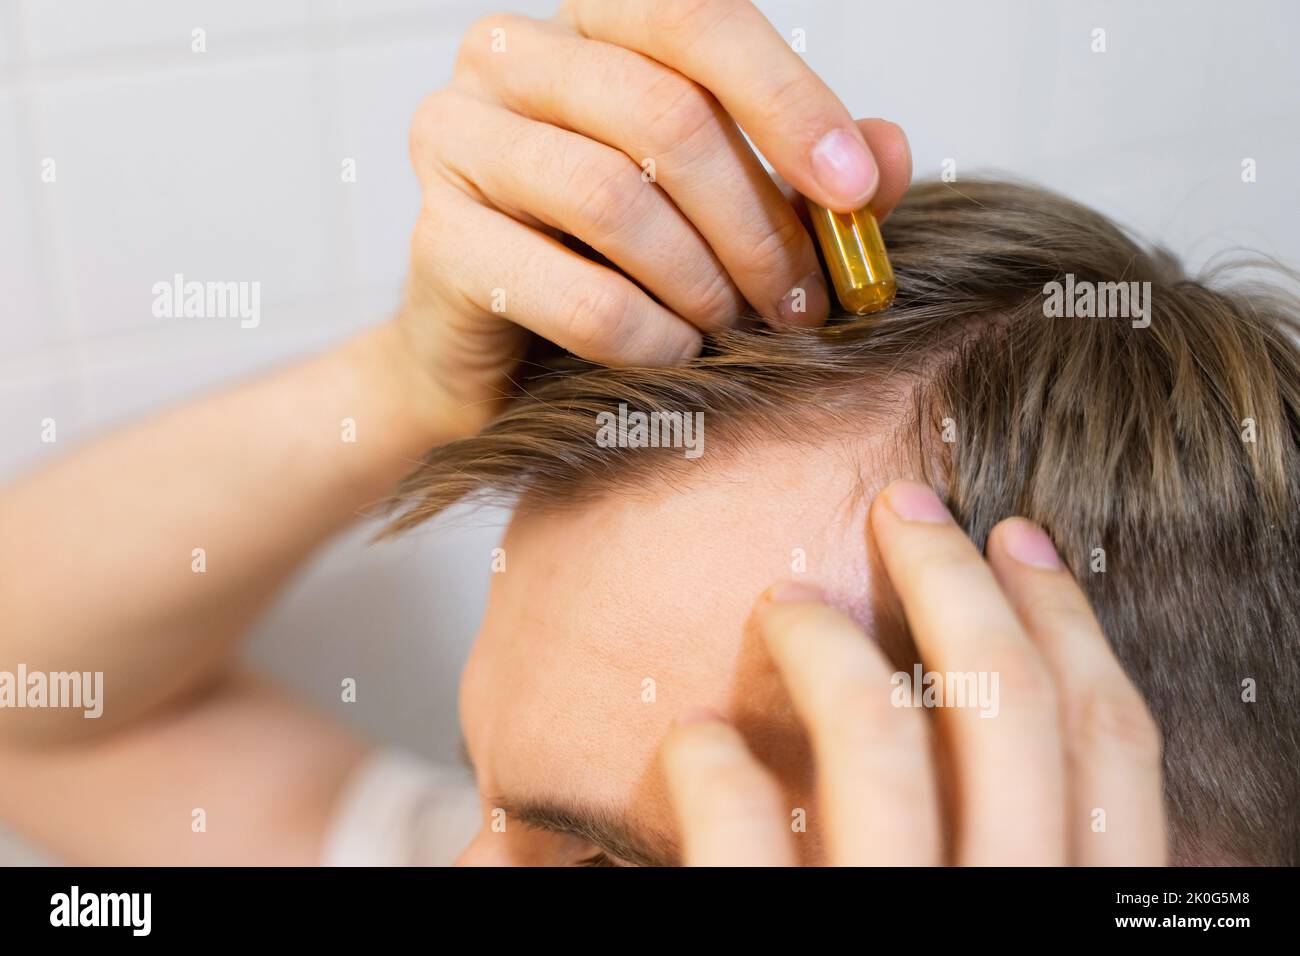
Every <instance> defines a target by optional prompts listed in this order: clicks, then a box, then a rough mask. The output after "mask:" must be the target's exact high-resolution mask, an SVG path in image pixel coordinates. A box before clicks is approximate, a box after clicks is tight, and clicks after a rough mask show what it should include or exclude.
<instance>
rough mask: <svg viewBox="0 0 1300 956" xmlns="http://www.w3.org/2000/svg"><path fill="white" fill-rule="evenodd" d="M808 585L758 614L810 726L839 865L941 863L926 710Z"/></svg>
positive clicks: (779, 594)
mask: <svg viewBox="0 0 1300 956" xmlns="http://www.w3.org/2000/svg"><path fill="white" fill-rule="evenodd" d="M821 601H822V599H821V597H820V595H818V593H817V592H816V591H815V590H814V589H811V588H808V587H807V586H806V585H789V584H786V585H777V586H776V587H775V588H773V589H772V590H770V591H769V592H767V594H766V595H765V599H760V601H759V604H758V606H757V607H756V609H755V620H756V622H757V624H758V626H759V630H760V633H761V634H762V635H763V638H764V640H765V641H766V643H767V647H768V650H769V651H770V652H771V654H772V659H773V660H774V661H775V662H776V666H777V668H778V670H780V672H781V675H782V677H783V678H784V679H785V683H786V687H787V688H788V689H789V691H790V697H791V699H792V700H793V701H794V706H795V709H796V711H798V713H799V716H800V718H801V719H802V720H803V722H804V724H805V726H806V727H807V729H808V734H809V737H810V738H811V740H812V744H813V752H814V756H815V758H816V762H817V795H818V805H819V806H820V808H821V811H822V815H823V817H824V818H825V833H826V834H827V836H826V840H827V842H828V850H829V856H830V860H831V862H832V863H834V864H836V865H838V866H927V865H929V866H932V865H937V864H939V863H941V862H942V858H941V853H942V849H941V846H940V827H939V803H938V797H937V795H936V784H935V778H934V770H933V766H932V761H931V751H930V742H929V737H928V734H927V730H926V721H925V717H924V715H923V714H922V713H921V712H920V711H919V710H917V709H915V708H912V707H907V706H895V700H894V694H893V689H894V682H893V680H892V671H893V668H892V667H890V665H889V661H888V660H887V659H886V658H885V655H884V654H883V653H881V651H880V649H879V648H878V647H876V645H875V644H873V643H872V642H871V641H870V640H869V639H868V638H867V637H866V635H864V634H863V633H862V632H861V631H860V630H859V629H858V627H857V625H855V624H854V623H853V621H852V620H850V619H849V618H848V617H847V616H845V615H844V614H843V613H842V612H840V611H837V610H835V609H834V608H831V607H828V606H827V605H825V604H824V603H821Z"/></svg>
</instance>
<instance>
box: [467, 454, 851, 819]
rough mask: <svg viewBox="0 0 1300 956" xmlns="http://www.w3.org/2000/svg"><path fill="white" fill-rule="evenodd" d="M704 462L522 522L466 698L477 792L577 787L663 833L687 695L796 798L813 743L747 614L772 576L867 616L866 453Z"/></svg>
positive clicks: (544, 795) (549, 792)
mask: <svg viewBox="0 0 1300 956" xmlns="http://www.w3.org/2000/svg"><path fill="white" fill-rule="evenodd" d="M699 467H700V468H702V469H707V470H702V471H700V472H699V473H698V474H696V475H694V476H690V475H689V474H687V475H686V477H685V480H682V481H680V482H675V483H673V485H672V487H671V488H669V489H665V490H663V491H656V492H655V493H647V494H646V495H643V496H636V497H627V496H619V497H610V498H608V499H606V500H603V501H601V502H598V503H596V504H593V505H590V506H584V507H583V508H581V509H578V510H574V511H571V512H564V513H558V514H536V515H527V514H524V515H519V516H517V517H516V518H515V521H514V522H513V523H512V525H511V527H510V530H509V532H508V534H507V536H506V539H505V542H504V548H505V570H504V571H503V572H500V573H498V574H496V575H494V579H493V585H492V590H491V595H490V598H489V604H488V611H487V614H486V616H485V618H484V623H483V627H482V630H481V632H480V634H479V637H478V640H477V641H476V644H475V647H474V650H473V653H472V655H471V659H470V663H469V666H468V667H467V669H466V673H465V678H464V682H463V685H462V694H461V708H462V722H463V724H464V730H465V735H466V740H467V742H468V744H469V747H470V750H471V753H472V754H473V758H474V761H475V764H476V766H477V769H478V772H479V776H480V786H481V787H482V788H483V790H484V791H485V795H487V794H497V795H509V796H512V797H515V798H516V799H530V800H553V799H560V798H563V799H570V800H572V799H578V800H581V801H582V803H583V804H584V805H586V806H589V807H592V808H596V809H604V810H607V811H610V812H613V813H616V814H619V815H620V816H621V817H623V818H625V819H627V820H628V821H629V822H631V823H633V824H634V825H636V824H639V825H642V826H648V827H652V828H654V829H656V830H658V831H659V832H668V833H671V832H672V827H671V824H670V822H669V821H670V819H671V815H670V812H669V808H668V805H667V802H666V798H665V793H664V789H663V786H662V782H661V779H660V775H659V770H658V766H657V761H656V751H657V748H658V745H659V742H660V741H661V739H662V737H663V735H664V734H665V733H666V731H667V730H668V728H669V727H670V726H671V723H672V721H673V719H674V717H675V715H676V714H678V713H679V712H681V711H682V710H684V709H686V708H688V707H692V706H697V705H704V706H711V707H714V708H716V709H718V710H720V711H722V712H723V713H724V714H726V715H727V716H728V717H729V718H731V719H732V720H733V721H735V722H736V724H737V726H738V727H739V728H740V730H741V732H742V733H744V734H745V735H746V738H747V739H748V741H749V743H750V746H751V747H752V748H753V749H754V751H755V753H756V754H757V755H758V756H759V757H760V759H763V760H764V761H765V762H767V763H768V764H769V765H770V766H771V767H772V768H773V769H774V770H775V771H776V772H777V773H778V775H779V776H781V777H782V778H783V779H784V780H785V781H786V782H787V783H788V785H789V788H790V791H791V798H792V799H798V798H799V796H800V793H801V792H803V791H806V788H807V787H808V786H809V783H810V779H809V778H810V775H809V773H808V757H807V751H806V745H805V743H804V741H803V737H802V734H801V733H800V731H799V729H798V725H797V722H796V721H795V720H794V717H793V715H792V714H791V712H790V710H789V705H788V700H787V698H786V695H785V692H784V690H783V689H782V687H781V685H780V683H779V681H778V680H777V677H776V674H775V671H774V670H773V668H772V666H771V663H770V661H769V660H768V659H767V655H766V653H765V651H763V649H762V648H761V647H760V646H759V644H758V642H757V640H756V636H755V635H754V634H753V633H752V630H751V628H750V627H749V625H748V619H749V614H750V609H751V607H752V605H753V603H754V601H755V599H756V598H757V597H758V596H759V594H760V593H761V592H762V591H763V590H764V589H765V588H766V587H768V586H769V585H770V584H772V583H773V582H775V581H777V580H783V579H789V578H803V579H805V580H810V581H813V582H815V583H817V584H820V585H821V586H822V587H824V588H825V589H826V590H827V593H828V594H829V595H831V597H832V600H834V601H835V602H836V603H839V604H841V605H843V606H845V607H846V608H848V609H849V610H850V612H851V613H853V614H854V616H856V617H858V618H859V620H861V621H862V622H863V623H864V624H865V625H867V626H868V627H870V626H871V607H870V606H869V603H868V602H864V601H863V600H862V599H861V598H860V597H859V596H860V595H863V594H865V593H867V591H868V587H867V585H868V578H869V574H868V556H867V547H866V542H865V539H864V534H863V527H864V516H865V511H866V504H867V500H869V498H867V497H866V496H865V495H864V494H863V492H864V488H863V486H862V485H861V483H860V477H861V476H860V472H859V469H860V461H859V460H858V459H857V458H856V457H853V456H846V455H845V454H844V453H843V451H842V450H838V449H835V448H825V449H823V448H818V449H810V448H792V447H790V446H775V447H772V448H770V449H750V450H749V451H747V454H746V456H745V458H744V460H743V461H741V460H733V461H730V462H726V463H716V462H709V463H708V464H707V465H705V464H702V465H700V466H699ZM873 484H874V482H873Z"/></svg>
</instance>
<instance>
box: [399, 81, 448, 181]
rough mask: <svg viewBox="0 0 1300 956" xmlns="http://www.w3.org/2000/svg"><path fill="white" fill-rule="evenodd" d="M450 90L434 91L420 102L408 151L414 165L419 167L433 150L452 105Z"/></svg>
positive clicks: (416, 110) (412, 127)
mask: <svg viewBox="0 0 1300 956" xmlns="http://www.w3.org/2000/svg"><path fill="white" fill-rule="evenodd" d="M451 97H452V94H451V92H450V91H449V90H446V89H441V90H434V91H433V92H432V93H430V94H429V95H427V96H426V97H425V98H424V99H422V100H421V101H420V105H419V106H417V107H416V109H415V115H414V116H413V117H412V118H411V127H410V130H409V131H408V133H407V149H408V152H409V154H410V158H411V163H412V165H415V166H419V165H420V163H421V162H423V161H424V159H425V157H426V156H427V155H428V153H429V151H430V150H431V149H432V148H433V143H434V140H435V135H436V131H437V130H438V129H439V128H441V127H442V126H443V125H444V120H445V119H446V117H447V113H448V110H449V109H450V105H451Z"/></svg>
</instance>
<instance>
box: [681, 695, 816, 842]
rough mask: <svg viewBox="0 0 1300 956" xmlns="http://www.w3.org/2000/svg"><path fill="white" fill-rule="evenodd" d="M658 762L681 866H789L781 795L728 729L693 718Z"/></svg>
mask: <svg viewBox="0 0 1300 956" xmlns="http://www.w3.org/2000/svg"><path fill="white" fill-rule="evenodd" d="M660 756H661V759H662V760H663V767H664V774H665V777H666V779H667V783H668V793H669V798H670V800H671V802H672V805H673V809H674V811H675V812H676V814H677V825H678V829H679V832H680V833H681V837H682V847H683V860H684V862H685V864H686V865H687V866H793V865H794V863H795V855H794V848H793V846H792V845H791V842H790V830H789V826H788V824H787V821H788V820H789V815H788V814H787V813H786V812H785V810H784V807H783V800H782V796H781V789H780V787H778V786H777V783H776V781H775V780H774V779H773V778H772V775H771V774H770V773H768V772H767V770H765V769H764V768H763V766H762V765H761V764H760V763H759V762H758V761H757V760H755V759H754V757H753V756H752V755H751V754H750V753H749V750H748V749H747V748H746V747H745V742H744V740H743V739H742V738H741V736H740V734H739V733H738V732H737V731H736V730H735V729H734V728H733V727H731V726H730V725H729V724H727V723H725V722H724V721H723V720H722V719H721V718H720V717H718V716H717V715H714V714H711V713H707V712H693V713H692V714H690V715H688V716H687V717H685V718H684V719H681V720H679V721H678V723H677V724H675V725H674V726H673V728H672V730H670V731H669V732H668V736H667V737H665V738H664V742H663V745H662V748H661V750H660Z"/></svg>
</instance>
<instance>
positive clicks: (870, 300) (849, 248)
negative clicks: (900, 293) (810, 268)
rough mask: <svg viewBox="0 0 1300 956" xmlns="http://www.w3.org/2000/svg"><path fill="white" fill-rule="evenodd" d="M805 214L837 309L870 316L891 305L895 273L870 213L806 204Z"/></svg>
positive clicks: (895, 288) (878, 228) (877, 225)
mask: <svg viewBox="0 0 1300 956" xmlns="http://www.w3.org/2000/svg"><path fill="white" fill-rule="evenodd" d="M808 213H809V215H810V216H811V217H812V222H813V229H814V230H815V231H816V233H817V241H818V242H819V243H820V244H821V247H822V256H823V257H824V258H825V259H826V267H827V268H828V269H829V270H830V273H831V282H832V283H833V284H834V286H835V296H836V298H838V299H839V300H840V305H842V306H844V308H845V309H846V310H848V311H849V312H852V313H853V314H854V315H870V314H871V313H872V312H879V311H880V310H881V309H884V308H886V307H887V306H888V305H889V303H891V302H893V301H894V293H895V292H896V291H897V289H898V287H897V286H896V285H895V284H894V269H893V267H892V266H890V264H889V254H888V253H887V252H885V241H884V240H883V239H882V238H881V237H880V224H879V223H877V222H876V217H875V216H873V215H872V214H871V210H870V209H866V208H863V209H858V210H856V211H855V212H847V213H846V212H831V211H830V210H829V209H825V208H823V207H821V206H819V205H817V204H816V203H815V202H813V201H812V200H808Z"/></svg>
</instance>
